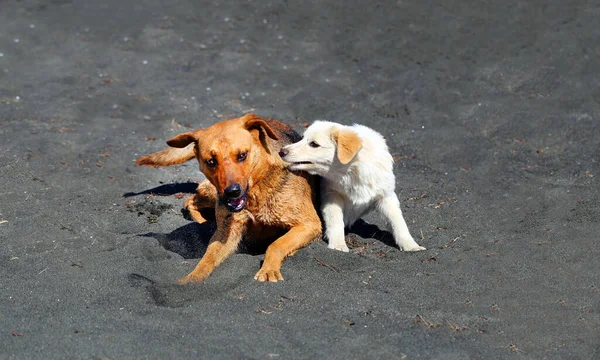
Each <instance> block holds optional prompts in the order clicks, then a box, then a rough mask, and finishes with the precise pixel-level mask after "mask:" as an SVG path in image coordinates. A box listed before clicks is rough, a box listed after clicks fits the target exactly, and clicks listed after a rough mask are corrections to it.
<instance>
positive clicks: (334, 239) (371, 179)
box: [282, 121, 425, 252]
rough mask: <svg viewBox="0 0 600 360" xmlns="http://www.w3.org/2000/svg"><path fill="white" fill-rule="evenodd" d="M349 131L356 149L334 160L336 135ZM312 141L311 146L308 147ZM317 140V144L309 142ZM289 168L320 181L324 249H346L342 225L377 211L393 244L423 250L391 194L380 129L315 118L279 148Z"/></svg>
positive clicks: (390, 175)
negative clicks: (300, 136) (388, 228)
mask: <svg viewBox="0 0 600 360" xmlns="http://www.w3.org/2000/svg"><path fill="white" fill-rule="evenodd" d="M346 131H352V132H354V133H355V134H356V135H358V138H359V141H360V145H362V147H360V150H358V153H356V155H355V156H354V158H353V159H352V160H350V162H348V163H347V164H342V163H341V162H340V160H339V159H338V155H337V153H338V146H339V145H340V144H338V143H336V139H337V137H338V136H337V135H336V134H340V133H343V132H346ZM311 143H312V146H311ZM315 145H318V147H314V146H315ZM284 152H287V154H285V155H283V153H282V155H283V159H284V160H285V161H287V162H290V163H291V165H290V169H292V170H304V171H307V172H309V173H310V174H313V175H319V176H321V177H322V178H323V180H322V191H321V207H322V208H321V210H322V213H323V219H324V221H325V235H326V237H327V238H328V241H329V246H328V247H329V248H330V249H336V250H340V251H345V252H347V251H348V246H347V245H346V241H345V238H344V227H345V226H350V225H352V224H353V223H354V222H355V221H356V220H358V219H359V218H360V217H361V216H363V215H365V214H366V213H367V212H369V211H371V210H378V211H379V212H380V213H381V214H382V215H383V216H384V217H385V218H386V220H387V221H388V223H389V224H390V225H391V230H392V233H393V235H394V239H395V241H396V244H397V245H398V246H399V247H400V249H402V250H403V251H419V250H425V248H424V247H422V246H420V245H419V244H417V243H416V242H415V240H414V239H413V237H412V236H411V235H410V232H409V231H408V227H407V226H406V222H405V221H404V217H403V216H402V211H401V210H400V202H399V201H398V197H397V196H396V193H395V185H396V179H395V176H394V173H393V165H394V161H393V159H392V155H391V154H390V152H389V150H388V147H387V145H386V143H385V139H384V138H383V136H382V135H381V134H379V133H378V132H376V131H374V130H373V129H370V128H368V127H366V126H363V125H353V126H344V125H341V124H338V123H333V122H329V121H315V122H314V123H313V124H312V125H311V126H309V127H308V128H307V129H306V131H305V133H304V138H303V139H302V140H301V141H299V142H297V143H295V144H291V145H288V146H286V147H285V148H284Z"/></svg>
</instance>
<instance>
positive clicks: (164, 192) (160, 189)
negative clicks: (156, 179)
mask: <svg viewBox="0 0 600 360" xmlns="http://www.w3.org/2000/svg"><path fill="white" fill-rule="evenodd" d="M197 187H198V183H195V182H185V183H174V184H163V185H160V186H157V187H155V188H152V189H148V190H144V191H140V192H127V193H125V194H123V197H126V198H128V197H132V196H138V195H158V196H168V195H175V194H178V193H187V194H194V193H195V192H196V188H197Z"/></svg>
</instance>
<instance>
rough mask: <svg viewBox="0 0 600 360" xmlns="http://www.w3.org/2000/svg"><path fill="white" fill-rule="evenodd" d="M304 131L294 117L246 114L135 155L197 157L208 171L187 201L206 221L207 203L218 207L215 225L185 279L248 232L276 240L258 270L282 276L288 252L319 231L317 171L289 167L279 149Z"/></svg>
mask: <svg viewBox="0 0 600 360" xmlns="http://www.w3.org/2000/svg"><path fill="white" fill-rule="evenodd" d="M300 138H301V137H300V136H299V135H298V134H297V133H296V132H295V131H294V130H293V129H292V128H291V127H290V126H288V125H285V124H283V123H281V122H279V121H277V120H274V119H266V118H261V117H259V116H257V115H254V114H248V115H245V116H243V117H241V118H237V119H232V120H227V121H223V122H220V123H217V124H214V125H212V126H210V127H208V128H206V129H200V130H196V131H194V132H187V133H183V134H179V135H177V136H175V137H174V138H172V139H171V140H169V141H167V144H169V146H171V148H167V149H164V150H162V151H159V152H157V153H154V154H151V155H146V156H142V157H141V158H139V159H138V160H137V164H138V165H149V166H168V165H174V164H181V163H183V162H186V161H188V160H191V159H192V158H194V157H196V159H197V160H198V162H199V163H200V171H201V172H202V173H203V174H204V175H205V176H206V179H207V180H206V181H204V182H202V183H201V184H200V185H198V189H197V193H196V194H195V195H193V196H191V197H190V198H188V199H187V200H186V202H185V205H186V208H187V209H188V210H189V211H190V214H191V216H192V217H193V218H194V220H196V221H198V222H200V223H202V222H205V221H206V219H205V218H204V217H203V216H202V214H201V213H200V211H201V210H202V209H206V208H213V209H215V216H216V221H217V230H216V232H215V234H214V235H213V236H212V238H211V239H210V242H209V245H208V248H207V249H206V253H205V254H204V256H203V257H202V259H201V260H200V262H199V263H198V265H197V266H196V268H195V269H194V271H192V272H191V273H190V274H188V275H187V276H185V277H183V278H181V279H179V282H180V283H189V282H200V281H202V280H204V279H206V278H207V277H208V276H209V275H210V274H211V273H212V271H213V270H214V269H215V268H216V267H217V266H218V265H219V264H220V263H221V262H222V261H223V260H225V258H227V257H228V256H229V255H231V254H232V253H233V252H234V251H235V250H236V249H237V246H238V244H239V242H240V241H241V239H242V237H245V238H246V239H248V240H251V241H260V242H264V241H269V242H270V241H273V240H275V241H273V242H272V243H271V244H270V245H269V246H268V247H267V250H266V253H265V259H264V262H263V266H262V267H261V269H260V270H259V271H258V273H257V274H256V275H255V276H254V278H255V279H256V280H258V281H272V282H276V281H278V280H283V277H282V276H281V264H282V263H283V260H284V259H285V258H286V257H287V256H289V255H293V254H294V253H295V252H296V251H298V250H299V249H301V248H303V247H304V246H306V245H308V244H309V243H310V242H311V241H312V240H313V239H315V238H317V237H319V235H320V234H321V220H320V219H319V216H318V215H317V211H316V210H315V209H316V208H317V207H316V206H315V205H316V204H315V202H316V201H318V200H317V199H318V197H317V196H316V195H317V194H316V192H317V188H318V186H317V184H316V178H314V177H311V176H310V175H308V174H306V173H303V172H298V173H295V172H291V171H289V170H287V167H286V163H285V162H284V161H283V160H281V158H280V157H279V155H278V153H279V150H280V149H281V148H282V147H283V146H285V145H288V144H291V143H293V142H294V141H298V140H300Z"/></svg>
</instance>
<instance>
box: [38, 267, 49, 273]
mask: <svg viewBox="0 0 600 360" xmlns="http://www.w3.org/2000/svg"><path fill="white" fill-rule="evenodd" d="M46 270H48V268H45V269H44V270H42V271H40V272H39V273H38V275H40V274H41V273H43V272H44V271H46Z"/></svg>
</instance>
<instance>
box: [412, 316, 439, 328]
mask: <svg viewBox="0 0 600 360" xmlns="http://www.w3.org/2000/svg"><path fill="white" fill-rule="evenodd" d="M413 324H423V325H425V327H427V328H429V329H435V328H439V327H440V326H442V325H441V324H433V323H430V322H429V321H427V320H425V318H424V317H422V316H421V315H419V314H417V317H415V319H414V320H413Z"/></svg>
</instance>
